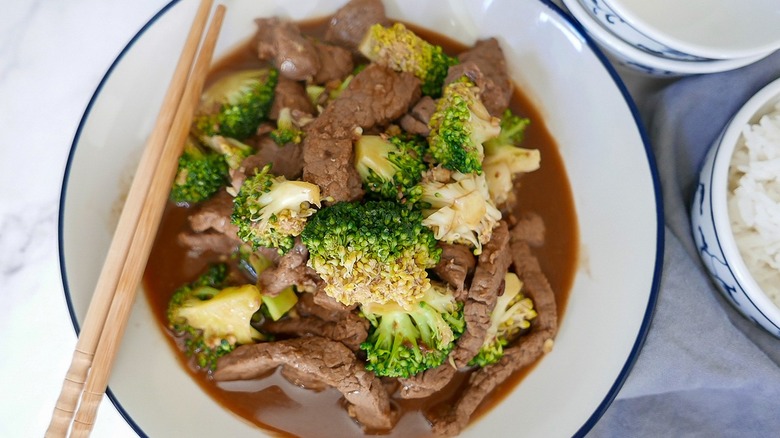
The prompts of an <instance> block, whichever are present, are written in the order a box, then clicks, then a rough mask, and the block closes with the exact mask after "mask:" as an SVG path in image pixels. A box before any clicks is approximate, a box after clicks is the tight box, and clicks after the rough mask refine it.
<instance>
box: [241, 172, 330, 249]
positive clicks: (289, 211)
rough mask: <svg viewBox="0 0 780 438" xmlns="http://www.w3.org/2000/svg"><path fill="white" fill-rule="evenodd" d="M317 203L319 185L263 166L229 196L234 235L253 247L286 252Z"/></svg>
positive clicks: (318, 202)
mask: <svg viewBox="0 0 780 438" xmlns="http://www.w3.org/2000/svg"><path fill="white" fill-rule="evenodd" d="M313 206H317V207H319V206H320V188H319V187H318V186H317V185H316V184H311V183H307V182H304V181H288V180H287V179H286V178H285V177H283V176H275V175H273V174H272V173H271V166H270V165H266V166H265V167H263V169H262V170H260V171H259V172H257V173H256V174H255V175H254V176H251V177H249V178H247V179H246V180H245V181H244V183H243V184H242V185H241V188H240V189H239V191H238V194H237V195H236V197H235V198H234V199H233V214H232V215H231V221H232V222H233V224H235V225H236V226H238V237H239V238H241V240H243V241H244V242H247V243H249V244H251V245H252V246H253V247H255V248H257V247H260V246H264V247H268V248H278V249H279V252H280V253H285V252H287V251H289V250H290V249H291V248H292V247H293V245H294V244H295V236H297V235H299V234H301V231H303V227H304V226H305V225H306V219H307V218H308V217H309V216H311V215H312V214H313V213H314V212H315V211H316V210H315V209H314V208H313Z"/></svg>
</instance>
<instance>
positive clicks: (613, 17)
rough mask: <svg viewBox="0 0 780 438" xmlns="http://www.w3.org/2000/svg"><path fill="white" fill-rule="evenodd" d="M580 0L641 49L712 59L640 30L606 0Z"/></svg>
mask: <svg viewBox="0 0 780 438" xmlns="http://www.w3.org/2000/svg"><path fill="white" fill-rule="evenodd" d="M579 1H580V3H581V4H582V6H583V7H584V8H585V9H586V10H587V11H588V13H590V15H592V16H593V17H594V18H596V19H597V20H598V21H599V23H601V25H602V26H603V27H604V28H605V29H607V30H608V31H610V32H612V33H613V34H614V35H615V36H617V37H619V38H620V39H622V40H623V41H625V42H627V43H629V44H631V45H633V46H634V47H636V48H638V49H640V50H643V51H645V52H647V53H650V54H653V55H655V56H660V57H663V58H669V59H677V60H681V61H706V60H710V59H711V58H704V57H701V56H696V55H692V54H690V53H685V52H681V51H680V50H677V49H675V48H674V47H669V46H667V45H666V44H664V43H661V42H659V41H657V40H655V39H653V38H652V37H650V36H648V35H646V34H644V33H642V32H640V31H639V30H637V29H636V28H634V27H633V26H631V23H629V22H627V21H626V20H624V19H623V18H622V17H621V16H620V15H619V14H618V13H617V12H615V11H614V10H613V9H612V8H611V7H610V6H609V4H608V3H607V2H606V1H605V0H579Z"/></svg>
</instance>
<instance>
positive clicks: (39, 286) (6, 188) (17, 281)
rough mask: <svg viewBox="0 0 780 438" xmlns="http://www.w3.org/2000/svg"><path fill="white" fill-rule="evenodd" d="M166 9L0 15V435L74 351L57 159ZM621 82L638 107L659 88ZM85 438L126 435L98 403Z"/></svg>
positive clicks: (126, 6)
mask: <svg viewBox="0 0 780 438" xmlns="http://www.w3.org/2000/svg"><path fill="white" fill-rule="evenodd" d="M166 3H167V0H134V1H132V2H129V1H119V0H108V1H105V0H69V1H67V2H65V1H57V0H22V1H16V2H10V1H9V2H6V3H5V4H4V7H3V9H4V11H3V13H2V14H0V96H2V97H1V98H0V144H2V147H1V148H0V296H2V299H3V305H2V306H0V335H1V336H0V351H3V352H4V353H3V356H4V357H3V358H2V359H1V360H0V388H2V390H0V392H1V393H2V396H0V436H3V437H24V436H42V435H43V432H44V431H45V428H46V426H47V424H48V421H49V418H50V416H51V413H52V409H53V406H54V402H55V400H56V397H57V394H58V392H59V389H60V387H61V382H62V379H63V377H64V372H65V370H66V369H67V367H68V364H69V363H70V359H71V354H72V351H73V347H74V345H75V342H76V335H75V333H74V330H73V324H72V322H71V320H70V317H69V314H68V311H67V306H66V301H65V297H64V293H63V285H62V280H61V276H60V265H59V255H58V243H57V239H58V235H57V232H58V231H57V221H58V208H59V199H60V189H61V184H62V179H63V173H64V170H65V165H66V160H67V157H68V152H69V150H70V147H71V142H72V141H73V137H74V134H75V132H76V129H77V127H78V124H79V121H80V119H81V116H82V114H83V111H84V109H85V108H86V106H87V103H88V102H89V100H90V98H91V96H92V94H93V93H94V91H95V88H96V86H97V84H98V82H99V81H100V79H101V78H102V77H103V75H104V74H105V72H106V70H107V69H108V68H109V66H110V65H111V63H112V62H113V60H114V59H115V57H116V56H117V55H118V54H119V52H120V51H121V50H122V48H123V47H124V46H125V45H126V44H127V42H128V41H129V40H130V39H131V38H132V37H133V35H134V34H135V33H136V32H137V31H138V29H139V28H140V27H141V26H142V25H143V24H144V23H146V22H147V21H148V20H149V19H150V18H151V17H152V16H153V15H154V14H155V13H156V12H157V11H158V10H159V9H161V8H162V7H163V6H164V5H165V4H166ZM622 74H623V75H624V78H625V79H626V81H627V84H628V86H629V89H630V90H631V91H632V93H633V94H634V96H635V98H636V99H637V101H638V104H640V106H641V104H642V99H643V96H644V94H645V93H646V92H647V90H651V89H653V88H657V87H659V86H661V85H662V83H661V82H658V81H652V80H646V79H642V78H638V77H634V76H631V75H630V74H628V73H625V72H623V73H622ZM30 344H33V345H34V348H25V349H24V354H23V355H17V354H15V351H17V350H18V349H19V346H21V345H24V346H29V345H30ZM94 436H111V437H123V436H128V437H130V436H135V434H134V433H133V431H132V430H131V429H130V427H129V426H128V425H127V423H126V422H125V421H124V420H123V419H122V417H121V416H120V415H119V414H118V412H117V411H116V409H115V408H114V407H113V405H112V404H111V403H110V401H108V399H104V402H103V405H102V406H101V408H100V413H99V416H98V419H97V423H96V427H95V433H94Z"/></svg>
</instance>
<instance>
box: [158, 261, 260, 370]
mask: <svg viewBox="0 0 780 438" xmlns="http://www.w3.org/2000/svg"><path fill="white" fill-rule="evenodd" d="M226 276H227V266H226V265H224V264H218V265H213V266H211V267H210V268H209V269H208V270H207V271H206V272H205V273H204V274H203V275H201V276H200V277H199V278H198V279H197V280H195V281H194V282H192V283H190V284H188V285H184V286H182V287H180V288H179V289H177V290H176V291H175V292H174V293H173V296H172V297H171V300H170V302H169V303H168V313H167V316H168V324H169V328H170V329H171V330H172V331H173V332H175V333H176V334H178V335H180V336H182V337H183V339H184V346H185V353H186V354H187V355H188V356H190V357H192V358H193V359H194V361H195V364H196V365H197V366H198V367H200V368H201V369H204V370H208V371H213V370H214V369H215V368H216V365H217V359H219V358H220V357H222V356H224V355H226V354H227V353H230V352H231V351H233V350H234V349H235V347H236V346H237V345H240V344H250V343H254V342H255V341H261V340H264V339H265V337H264V335H263V334H262V333H260V332H259V331H257V330H256V329H255V328H254V327H252V325H251V320H252V315H254V314H255V312H257V311H258V310H259V309H260V306H261V303H262V297H261V295H260V291H259V290H258V289H257V287H256V286H254V285H251V284H249V285H244V286H238V287H224V282H225V278H226Z"/></svg>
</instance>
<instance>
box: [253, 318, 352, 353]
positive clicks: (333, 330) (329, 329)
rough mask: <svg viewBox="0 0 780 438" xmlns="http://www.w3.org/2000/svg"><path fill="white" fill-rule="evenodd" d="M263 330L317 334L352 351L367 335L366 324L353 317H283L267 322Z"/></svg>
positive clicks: (277, 332)
mask: <svg viewBox="0 0 780 438" xmlns="http://www.w3.org/2000/svg"><path fill="white" fill-rule="evenodd" d="M263 331H265V332H268V333H273V334H285V335H295V336H308V335H318V336H322V337H324V338H328V339H331V340H334V341H338V342H341V343H342V344H344V345H346V346H347V347H348V348H349V349H350V350H352V351H358V350H359V349H360V343H361V342H363V341H365V340H366V338H367V337H368V330H367V329H366V326H365V325H364V324H363V323H362V322H360V321H357V320H355V319H342V320H340V321H325V320H322V319H320V318H317V317H314V316H301V317H297V318H293V317H290V318H284V319H280V320H279V321H271V322H267V323H265V324H264V325H263Z"/></svg>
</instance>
